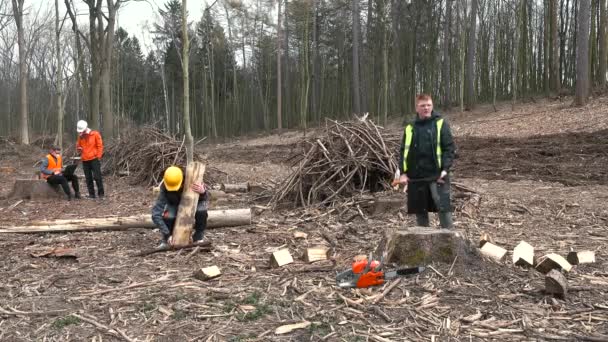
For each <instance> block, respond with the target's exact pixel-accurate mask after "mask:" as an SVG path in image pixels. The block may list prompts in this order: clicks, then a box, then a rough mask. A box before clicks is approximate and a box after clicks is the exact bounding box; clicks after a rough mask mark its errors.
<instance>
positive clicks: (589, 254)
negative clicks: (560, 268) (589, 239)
mask: <svg viewBox="0 0 608 342" xmlns="http://www.w3.org/2000/svg"><path fill="white" fill-rule="evenodd" d="M566 259H567V260H568V262H569V263H570V264H571V265H578V264H591V263H594V262H595V252H594V251H580V252H570V253H568V256H567V257H566Z"/></svg>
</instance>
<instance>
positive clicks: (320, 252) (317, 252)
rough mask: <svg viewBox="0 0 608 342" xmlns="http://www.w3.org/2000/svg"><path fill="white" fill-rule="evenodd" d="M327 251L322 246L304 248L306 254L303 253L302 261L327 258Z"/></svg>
mask: <svg viewBox="0 0 608 342" xmlns="http://www.w3.org/2000/svg"><path fill="white" fill-rule="evenodd" d="M328 251H329V250H328V249H327V248H325V247H323V246H320V247H314V248H309V249H307V250H306V254H304V261H306V262H315V261H321V260H327V252H328Z"/></svg>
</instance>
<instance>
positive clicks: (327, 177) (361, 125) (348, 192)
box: [270, 117, 399, 206]
mask: <svg viewBox="0 0 608 342" xmlns="http://www.w3.org/2000/svg"><path fill="white" fill-rule="evenodd" d="M398 141H399V138H398V137H396V136H395V137H393V136H390V135H389V134H388V133H387V132H384V129H383V128H382V127H380V126H377V125H375V124H374V123H373V122H372V121H370V120H368V119H367V118H366V117H363V118H360V119H356V120H353V121H348V122H338V121H333V120H328V121H327V125H326V128H325V130H324V132H323V133H322V134H321V135H320V136H319V137H317V138H315V139H311V140H309V141H307V142H306V144H308V145H309V148H308V152H307V153H306V154H305V155H304V156H303V157H302V158H301V159H300V160H298V161H297V162H296V165H298V166H297V167H296V168H295V171H294V172H293V173H292V174H291V175H290V176H289V177H287V178H286V179H285V180H284V181H283V183H281V184H280V185H279V186H278V187H277V188H276V190H275V193H274V195H273V197H272V199H271V202H270V203H271V205H273V206H276V205H278V204H279V203H281V202H283V201H293V202H295V204H296V205H299V206H310V205H314V204H319V205H328V204H329V205H331V204H334V203H335V202H337V201H339V200H340V199H343V198H350V197H352V196H353V195H355V194H357V193H361V192H363V191H377V190H383V189H389V188H390V184H389V182H390V180H391V177H393V174H394V173H395V171H396V170H397V157H396V153H397V150H398Z"/></svg>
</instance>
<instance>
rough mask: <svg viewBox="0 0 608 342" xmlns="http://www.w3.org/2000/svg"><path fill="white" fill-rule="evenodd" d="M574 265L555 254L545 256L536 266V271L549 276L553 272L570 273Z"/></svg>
mask: <svg viewBox="0 0 608 342" xmlns="http://www.w3.org/2000/svg"><path fill="white" fill-rule="evenodd" d="M571 269H572V265H570V263H569V262H568V261H567V260H566V259H564V257H563V256H561V255H559V254H555V253H549V254H547V255H545V256H544V257H543V258H542V259H541V260H540V261H539V262H538V265H536V270H537V271H539V272H540V273H542V274H547V273H549V272H550V271H551V270H564V271H566V272H570V270H571Z"/></svg>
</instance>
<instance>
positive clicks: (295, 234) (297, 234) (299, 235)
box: [293, 231, 308, 239]
mask: <svg viewBox="0 0 608 342" xmlns="http://www.w3.org/2000/svg"><path fill="white" fill-rule="evenodd" d="M293 237H294V238H295V239H306V238H307V237H308V234H306V233H304V232H298V231H295V232H293Z"/></svg>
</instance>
